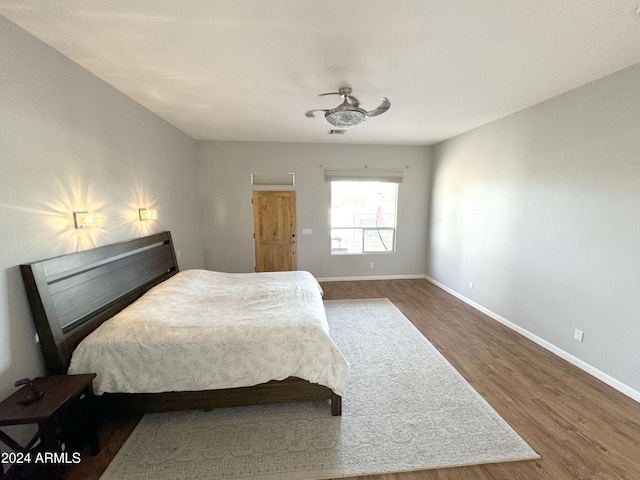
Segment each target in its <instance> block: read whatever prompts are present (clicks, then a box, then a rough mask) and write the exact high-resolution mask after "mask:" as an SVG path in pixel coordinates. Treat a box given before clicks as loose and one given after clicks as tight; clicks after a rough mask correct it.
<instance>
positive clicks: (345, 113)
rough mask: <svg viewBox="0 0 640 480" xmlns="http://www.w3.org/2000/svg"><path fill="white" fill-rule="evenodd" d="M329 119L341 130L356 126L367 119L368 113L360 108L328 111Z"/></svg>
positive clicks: (327, 116) (327, 117)
mask: <svg viewBox="0 0 640 480" xmlns="http://www.w3.org/2000/svg"><path fill="white" fill-rule="evenodd" d="M325 117H326V119H327V121H328V122H329V123H330V124H331V125H333V126H334V127H337V128H339V129H341V130H346V129H349V128H353V127H356V126H358V125H360V124H361V123H362V122H364V121H365V120H366V119H367V114H366V113H363V112H360V111H358V110H339V111H337V112H327V114H326V115H325Z"/></svg>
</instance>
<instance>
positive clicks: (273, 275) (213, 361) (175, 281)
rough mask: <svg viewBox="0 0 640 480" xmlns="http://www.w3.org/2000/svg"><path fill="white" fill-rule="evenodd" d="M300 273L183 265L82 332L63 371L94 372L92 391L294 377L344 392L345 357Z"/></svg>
mask: <svg viewBox="0 0 640 480" xmlns="http://www.w3.org/2000/svg"><path fill="white" fill-rule="evenodd" d="M321 292H322V290H321V287H320V285H319V284H318V282H317V281H316V280H315V278H314V277H313V276H312V275H311V274H310V273H308V272H301V271H295V272H268V273H222V272H213V271H208V270H185V271H183V272H180V273H178V274H176V275H174V276H173V277H171V278H170V279H168V280H166V281H165V282H163V283H161V284H159V285H157V286H156V287H154V288H152V289H151V290H149V291H148V292H147V293H146V294H145V295H144V296H142V297H141V298H140V299H138V300H137V301H136V302H134V303H133V304H131V305H130V306H128V307H127V308H125V309H124V310H122V311H121V312H120V313H118V314H117V315H115V316H114V317H113V318H111V319H109V320H107V321H106V322H105V323H103V324H102V325H101V326H100V327H98V328H97V329H96V330H95V331H94V332H92V333H91V334H90V335H89V336H87V337H86V338H85V339H84V340H83V341H82V342H81V343H80V344H79V345H78V347H77V348H76V350H75V351H74V353H73V356H72V359H71V364H70V367H69V373H72V374H73V373H85V372H95V373H97V377H96V379H95V380H94V383H93V388H94V392H95V393H96V394H98V395H100V394H103V393H105V392H110V393H158V392H170V391H199V390H211V389H222V388H234V387H246V386H252V385H256V384H259V383H264V382H267V381H270V380H284V379H285V378H287V377H291V376H293V377H299V378H302V379H304V380H308V381H309V382H312V383H317V384H320V385H324V386H326V387H329V388H330V389H332V390H333V391H334V392H335V393H336V394H338V395H341V396H343V395H344V394H345V393H346V389H347V384H348V381H349V365H348V364H347V362H346V361H345V359H344V357H343V356H342V354H341V353H340V350H339V349H338V347H337V346H336V345H335V343H334V342H333V340H332V339H331V337H330V335H329V326H328V323H327V319H326V315H325V311H324V305H323V303H322V295H321Z"/></svg>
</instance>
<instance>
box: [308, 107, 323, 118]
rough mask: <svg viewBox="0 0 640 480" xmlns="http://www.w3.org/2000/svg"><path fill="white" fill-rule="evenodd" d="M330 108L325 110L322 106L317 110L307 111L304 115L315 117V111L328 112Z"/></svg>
mask: <svg viewBox="0 0 640 480" xmlns="http://www.w3.org/2000/svg"><path fill="white" fill-rule="evenodd" d="M327 111H328V110H323V109H321V108H318V109H316V110H309V111H308V112H305V114H304V116H305V117H309V118H315V117H316V116H315V114H314V113H313V112H327Z"/></svg>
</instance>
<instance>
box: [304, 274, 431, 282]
mask: <svg viewBox="0 0 640 480" xmlns="http://www.w3.org/2000/svg"><path fill="white" fill-rule="evenodd" d="M407 278H409V279H416V278H424V275H379V276H371V277H369V276H367V277H365V276H362V277H328V278H317V279H316V280H318V281H319V282H351V281H354V280H402V279H407Z"/></svg>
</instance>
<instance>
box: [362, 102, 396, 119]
mask: <svg viewBox="0 0 640 480" xmlns="http://www.w3.org/2000/svg"><path fill="white" fill-rule="evenodd" d="M390 106H391V102H390V101H389V99H388V98H387V97H382V103H381V104H380V106H379V107H378V108H376V109H375V110H371V111H370V112H367V117H375V116H376V115H380V114H381V113H384V112H386V111H387V110H389V107H390Z"/></svg>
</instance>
